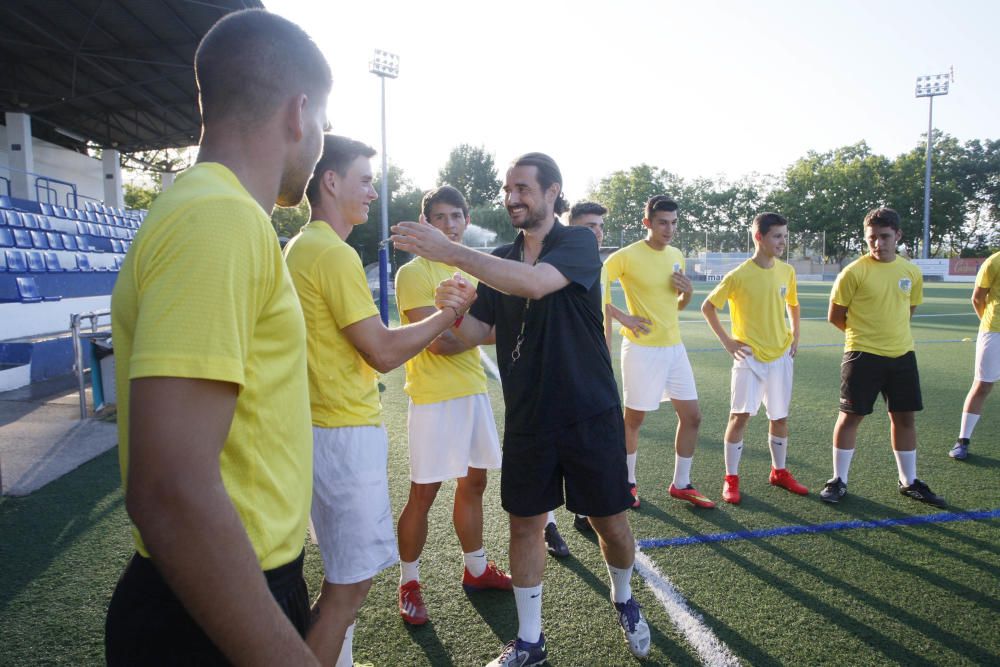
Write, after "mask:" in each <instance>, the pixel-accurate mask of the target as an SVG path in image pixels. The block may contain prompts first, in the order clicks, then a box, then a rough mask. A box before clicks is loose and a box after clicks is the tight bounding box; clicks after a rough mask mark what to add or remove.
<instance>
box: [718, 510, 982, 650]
mask: <svg viewBox="0 0 1000 667" xmlns="http://www.w3.org/2000/svg"><path fill="white" fill-rule="evenodd" d="M756 504H757V505H758V506H759V508H760V509H761V510H763V511H765V512H767V513H768V514H769V515H770V516H774V517H778V518H779V519H782V520H784V521H785V522H786V523H788V524H792V523H795V522H799V521H801V517H800V516H798V515H795V514H791V513H789V512H787V511H784V510H782V509H781V508H779V507H777V506H775V505H771V504H769V503H766V502H764V501H762V500H760V499H759V498H758V499H757V503H756ZM838 507H842V506H838ZM862 510H864V511H862ZM852 514H854V515H855V516H857V517H859V518H864V519H874V518H885V517H887V516H890V515H891V516H909V515H910V513H905V512H901V511H899V510H898V509H895V508H892V507H889V506H887V505H883V504H881V503H878V502H875V501H871V500H866V502H865V504H864V506H863V507H859V508H856V509H854V511H853V512H852ZM709 520H711V519H709ZM713 523H716V522H713ZM727 523H729V522H727ZM931 525H932V526H934V524H931ZM889 530H891V529H889ZM894 532H895V533H896V534H897V535H901V536H904V537H908V538H911V539H912V538H913V537H914V536H913V535H912V534H910V532H909V531H906V530H897V531H894ZM825 537H826V538H827V539H831V540H833V541H835V542H837V543H838V544H841V545H843V546H845V547H848V548H850V549H852V550H854V551H856V552H857V553H858V555H859V556H861V558H862V559H874V560H877V561H878V562H879V563H880V565H886V566H889V567H891V568H893V569H894V570H896V571H898V572H906V573H909V574H911V575H913V576H914V577H918V578H920V579H922V580H924V581H925V586H924V588H925V589H926V588H927V587H936V588H941V589H942V590H943V592H945V593H949V594H954V595H959V596H961V597H963V598H965V599H967V600H969V601H970V602H972V603H973V604H976V605H978V606H983V607H985V608H986V611H987V612H993V613H996V612H997V611H998V610H1000V607H998V605H997V603H996V602H995V601H994V600H991V599H989V598H988V596H986V595H984V594H982V593H980V592H978V591H976V590H974V589H972V588H970V587H968V586H965V585H963V584H961V583H959V582H956V581H953V580H948V579H945V578H943V577H942V576H940V575H939V574H936V573H934V572H931V571H930V570H928V569H926V568H924V567H921V566H919V565H916V564H913V563H908V562H904V561H901V560H899V559H897V558H895V557H894V556H893V555H892V554H890V553H888V552H886V551H885V550H883V549H878V548H877V547H875V546H874V545H873V544H870V543H867V542H866V543H862V542H860V541H858V540H856V539H854V538H852V537H850V536H849V535H848V534H847V533H836V532H831V533H827V534H826V535H825ZM915 541H916V542H918V543H919V544H920V545H921V546H924V547H926V548H931V545H929V544H928V543H927V541H926V540H915ZM754 543H755V546H757V547H759V548H760V549H762V550H764V551H766V552H768V553H770V554H771V555H773V556H775V557H776V558H780V559H781V560H783V561H784V562H786V563H787V564H788V565H789V566H791V567H794V568H796V569H797V570H799V571H802V572H805V573H807V574H809V575H811V576H813V577H814V578H816V579H817V580H818V581H820V582H822V583H823V585H824V586H830V585H833V586H835V587H836V588H838V589H839V590H841V591H842V592H844V593H847V594H849V595H850V596H851V597H852V598H854V599H855V600H857V601H858V602H861V603H863V604H865V605H866V606H868V607H869V608H871V609H873V610H876V611H878V612H879V613H881V614H883V615H885V616H886V617H889V618H894V619H898V620H900V621H902V622H903V623H905V624H906V625H907V626H909V627H910V628H913V629H914V630H916V631H918V632H920V633H921V634H922V635H924V636H926V637H933V638H934V639H935V640H936V641H938V642H939V643H941V644H942V645H943V646H947V647H948V648H950V649H952V650H955V651H957V652H959V653H961V654H962V655H963V656H966V657H968V658H971V659H972V660H974V661H975V662H976V663H979V664H988V663H989V662H991V661H992V660H993V659H995V656H994V655H992V654H990V653H989V652H988V651H984V650H983V649H982V648H981V647H979V646H978V645H976V644H974V643H972V642H969V641H967V640H966V639H964V638H962V637H960V636H958V635H955V634H954V633H952V632H950V631H948V630H945V629H944V628H942V627H941V626H939V625H937V624H935V623H933V622H931V621H928V620H927V619H926V618H923V617H920V616H917V615H915V614H913V613H911V612H910V611H908V610H907V609H906V608H905V607H902V606H899V605H896V604H893V603H891V602H887V601H885V600H883V599H879V598H876V597H874V596H873V595H872V594H871V592H870V591H867V590H865V589H861V588H859V587H857V586H855V585H854V584H852V583H851V582H850V581H847V580H845V579H842V578H834V577H833V576H831V574H830V573H829V572H827V571H825V570H821V569H820V568H818V567H816V566H815V565H813V564H812V563H809V562H807V561H804V560H802V559H800V558H797V557H796V556H793V555H792V554H791V553H790V552H789V551H788V550H787V549H784V548H779V547H778V546H776V545H775V544H774V543H772V542H770V541H768V540H755V541H754ZM712 546H713V547H718V548H715V549H714V550H715V551H716V552H717V553H718V554H719V555H721V556H723V557H725V558H727V559H729V560H731V561H733V562H734V563H737V564H741V566H743V568H744V569H745V570H746V571H747V572H748V573H749V574H751V575H753V576H755V577H758V578H760V579H762V581H765V582H766V581H771V582H772V585H774V583H773V582H775V581H776V578H775V577H773V576H772V577H768V578H767V579H764V578H762V577H760V576H759V575H758V574H757V570H758V569H759V568H757V567H756V566H754V565H752V564H751V563H750V562H749V561H746V559H744V558H743V557H742V556H738V555H736V554H735V553H733V552H732V551H731V550H729V549H726V548H725V547H722V546H721V545H720V544H718V543H716V544H713V545H712ZM935 552H936V553H938V554H939V553H940V552H939V551H937V550H936V549H935ZM961 560H962V561H963V562H964V560H965V559H964V558H962V559H961ZM739 561H745V562H744V563H740V562H739ZM751 568H752V569H751ZM774 587H775V588H776V589H778V590H780V591H782V592H783V593H784V594H785V595H790V596H792V598H793V599H795V600H797V601H798V602H799V603H800V604H802V605H803V606H805V607H806V608H809V609H811V610H813V611H814V612H816V613H817V614H820V615H822V616H824V617H825V618H831V620H835V622H837V623H838V625H840V626H841V627H842V628H843V629H844V630H846V631H849V632H851V633H852V634H854V635H855V636H856V637H858V638H859V639H862V640H864V641H865V643H867V644H868V645H869V646H871V647H872V648H873V649H875V650H876V651H879V652H882V653H883V654H884V655H885V656H886V657H887V658H890V659H898V657H899V656H901V655H904V654H905V653H907V652H910V651H909V649H906V648H903V647H901V645H900V644H899V643H898V642H896V641H895V640H894V639H892V638H889V637H886V636H885V635H881V634H879V633H878V632H876V631H874V630H873V629H872V628H871V626H869V625H868V624H864V623H859V622H858V621H857V620H855V619H853V618H850V617H849V616H847V615H846V614H842V613H840V612H838V613H837V615H838V616H839V619H834V618H833V617H831V616H830V615H829V614H830V612H829V609H830V607H829V606H828V605H826V604H825V603H823V602H822V601H818V600H816V598H815V597H813V598H812V600H811V601H810V602H806V601H805V600H806V596H804V594H803V593H802V591H801V589H799V588H797V587H795V586H793V585H791V584H787V583H785V582H781V583H780V584H779V585H774ZM786 589H787V590H786ZM931 597H933V596H931ZM984 603H985V604H984ZM858 627H861V628H864V630H863V631H859V630H858ZM879 638H880V641H876V640H877V639H879ZM900 651H903V653H900ZM910 653H912V652H910ZM907 658H908V659H907V660H904V661H903V664H932V663H930V662H929V661H927V660H926V659H924V658H922V657H920V656H917V655H916V654H912V655H910V656H907ZM751 662H753V663H754V664H756V661H751Z"/></svg>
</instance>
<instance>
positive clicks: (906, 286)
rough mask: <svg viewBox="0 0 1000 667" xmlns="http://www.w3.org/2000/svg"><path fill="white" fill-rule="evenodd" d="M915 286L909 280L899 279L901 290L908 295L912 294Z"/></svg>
mask: <svg viewBox="0 0 1000 667" xmlns="http://www.w3.org/2000/svg"><path fill="white" fill-rule="evenodd" d="M912 286H913V282H912V281H911V280H910V279H909V278H900V279H899V289H901V290H903V291H904V292H906V293H907V294H909V293H910V288H911V287H912Z"/></svg>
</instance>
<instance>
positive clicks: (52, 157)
mask: <svg viewBox="0 0 1000 667" xmlns="http://www.w3.org/2000/svg"><path fill="white" fill-rule="evenodd" d="M33 148H34V160H35V168H34V169H33V170H32V171H34V172H35V173H36V174H40V175H43V176H48V177H50V178H57V179H59V180H61V181H69V182H70V183H76V187H77V192H78V193H79V194H81V195H83V196H86V197H91V198H93V199H96V200H98V201H103V200H104V172H103V169H102V167H101V161H100V160H95V159H94V158H92V157H88V156H86V155H82V154H80V153H76V152H74V151H70V150H66V149H65V148H63V147H61V146H56V145H55V144H50V143H49V142H47V141H42V140H41V139H37V138H36V139H34V143H33ZM7 151H8V148H7V128H6V126H3V125H0V176H4V177H6V178H9V177H10V173H9V171H8V167H9V163H8V156H7ZM2 187H3V186H2V185H0V194H3V192H2ZM54 187H55V188H56V191H57V192H58V195H59V202H58V203H59V204H60V205H62V206H65V205H66V192H67V190H68V188H66V187H65V186H60V185H56V186H54ZM34 197H35V191H34V178H33V177H32V178H31V198H32V199H34ZM43 201H44V196H43ZM83 201H84V200H81V201H80V208H83Z"/></svg>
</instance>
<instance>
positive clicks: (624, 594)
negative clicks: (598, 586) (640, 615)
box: [605, 563, 633, 603]
mask: <svg viewBox="0 0 1000 667" xmlns="http://www.w3.org/2000/svg"><path fill="white" fill-rule="evenodd" d="M605 565H607V566H608V574H609V575H611V601H612V602H615V603H620V602H628V601H629V598H631V597H632V567H633V566H632V565H629V566H628V567H627V568H618V567H615V566H613V565H612V564H611V563H605Z"/></svg>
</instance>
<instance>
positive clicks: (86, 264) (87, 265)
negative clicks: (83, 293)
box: [8, 253, 94, 271]
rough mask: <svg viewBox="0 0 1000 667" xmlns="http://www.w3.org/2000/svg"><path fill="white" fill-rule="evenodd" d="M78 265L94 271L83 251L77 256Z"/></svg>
mask: <svg viewBox="0 0 1000 667" xmlns="http://www.w3.org/2000/svg"><path fill="white" fill-rule="evenodd" d="M9 263H10V260H9V259H8V264H9ZM76 265H77V266H79V267H80V270H81V271H93V270H94V269H93V267H92V266H90V258H88V257H87V256H86V255H85V254H83V253H77V256H76Z"/></svg>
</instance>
